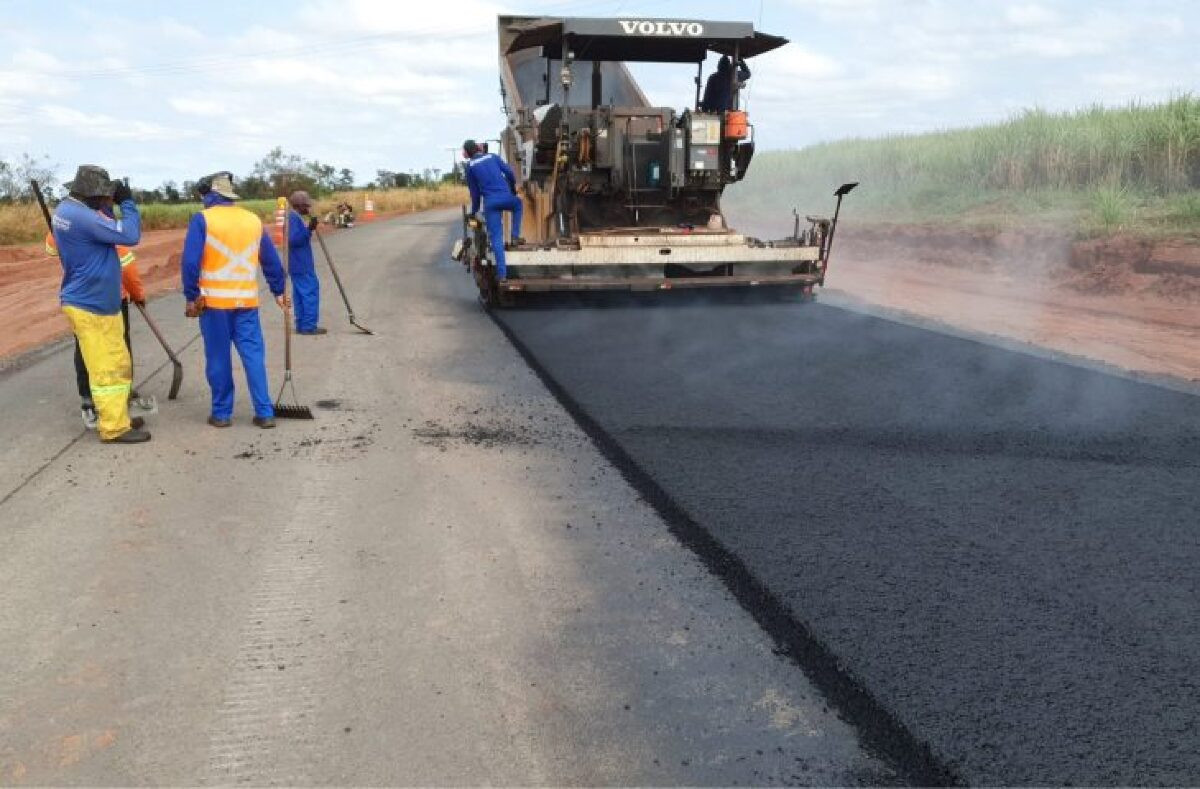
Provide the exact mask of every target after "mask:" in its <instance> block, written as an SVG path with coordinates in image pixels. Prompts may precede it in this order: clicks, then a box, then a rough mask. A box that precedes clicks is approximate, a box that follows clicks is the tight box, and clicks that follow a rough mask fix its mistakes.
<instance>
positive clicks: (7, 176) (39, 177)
mask: <svg viewBox="0 0 1200 789" xmlns="http://www.w3.org/2000/svg"><path fill="white" fill-rule="evenodd" d="M30 180H34V181H37V182H38V186H40V187H41V188H42V192H43V193H44V194H46V195H53V194H54V192H55V190H56V189H57V188H58V167H57V166H56V165H54V164H52V163H51V162H50V161H49V159H46V158H44V157H43V158H41V159H35V158H34V157H32V156H30V155H29V154H27V153H23V154H21V156H20V158H18V159H17V160H15V161H11V162H10V161H6V160H4V159H0V202H6V203H8V202H13V201H17V200H31V199H33V189H32V188H31V187H30V186H29V181H30Z"/></svg>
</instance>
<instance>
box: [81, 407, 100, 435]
mask: <svg viewBox="0 0 1200 789" xmlns="http://www.w3.org/2000/svg"><path fill="white" fill-rule="evenodd" d="M79 415H80V416H81V417H83V426H84V427H85V428H87V429H88V430H95V429H96V425H97V424H98V423H99V422H100V415H99V414H97V413H96V406H95V404H94V403H92V401H91V400H84V401H83V403H82V404H80V406H79Z"/></svg>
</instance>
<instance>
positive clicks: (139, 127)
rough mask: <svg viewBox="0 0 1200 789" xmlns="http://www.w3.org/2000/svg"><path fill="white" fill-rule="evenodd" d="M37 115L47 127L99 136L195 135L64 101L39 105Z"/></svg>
mask: <svg viewBox="0 0 1200 789" xmlns="http://www.w3.org/2000/svg"><path fill="white" fill-rule="evenodd" d="M36 117H37V119H38V120H40V121H41V122H42V123H44V124H46V125H47V126H56V127H59V128H65V129H73V130H81V131H82V132H83V134H84V135H85V136H86V137H89V138H97V139H107V140H144V141H152V140H166V139H185V138H187V137H192V136H195V134H196V132H193V131H188V130H181V129H172V128H169V127H167V126H163V125H162V124H158V123H151V122H148V121H142V120H136V119H126V118H118V117H115V116H113V115H105V114H102V113H94V112H85V111H83V110H79V109H76V108H74V107H66V106H63V105H61V104H45V105H42V106H41V107H38V108H37V109H36Z"/></svg>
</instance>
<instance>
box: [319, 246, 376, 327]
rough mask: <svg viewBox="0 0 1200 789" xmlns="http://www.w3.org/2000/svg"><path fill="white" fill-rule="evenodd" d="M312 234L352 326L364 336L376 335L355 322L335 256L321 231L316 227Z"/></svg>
mask: <svg viewBox="0 0 1200 789" xmlns="http://www.w3.org/2000/svg"><path fill="white" fill-rule="evenodd" d="M312 234H313V235H314V236H315V237H316V239H317V243H319V244H320V245H321V251H322V252H323V253H325V260H326V261H328V263H329V270H330V271H332V272H333V281H334V282H336V283H337V287H338V293H341V294H342V302H343V303H344V304H345V305H346V315H347V316H349V318H350V325H351V326H353V327H354V328H356V329H358V330H359V331H360V332H362V333H363V334H374V333H375V332H373V331H371V330H370V329H368V328H367V327H366V326H363V325H362V324H360V323H358V322H357V321H356V320H354V309H353V308H352V307H351V306H350V298H349V297H348V296H347V295H346V289H345V288H344V287H342V278H341V277H339V276H338V270H337V266H335V265H334V264H333V255H330V254H329V247H327V246H325V239H324V238H322V237H321V233H320V231H319V230H317V229H316V228H315V227H314V228H313V232H312Z"/></svg>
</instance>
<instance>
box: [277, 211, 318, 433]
mask: <svg viewBox="0 0 1200 789" xmlns="http://www.w3.org/2000/svg"><path fill="white" fill-rule="evenodd" d="M288 211H289V208H288V201H287V198H286V197H281V198H279V211H278V212H276V220H275V221H276V224H278V223H280V222H282V225H283V227H282V238H283V241H282V243H280V246H281V247H283V278H284V284H283V293H284V296H285V298H286V296H287V292H288V286H287V283H288V281H289V280H290V279H291V268H290V267H289V263H288V258H289V257H290V256H289V255H288V224H287V223H288V221H289V220H290V217H289V216H288ZM280 217H282V219H280ZM288 389H291V391H292V402H291V403H284V402H283V393H284V392H285V391H287V390H288ZM275 416H276V417H277V418H279V419H312V418H313V412H312V409H310V408H309V407H308V406H306V405H300V403H299V398H298V397H296V384H295V383H294V382H293V381H292V310H291V308H290V307H285V308H284V310H283V386H281V387H279V396H278V397H276V398H275Z"/></svg>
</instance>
